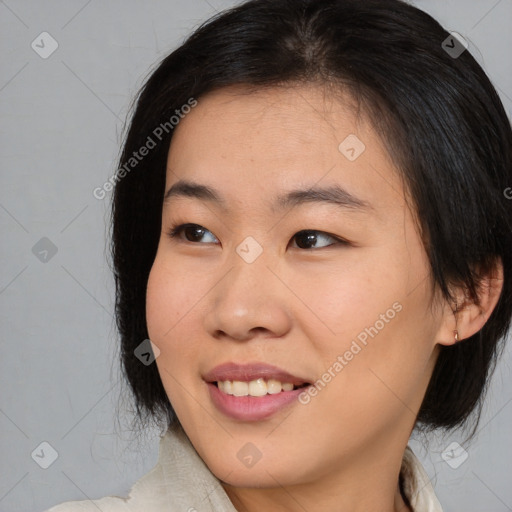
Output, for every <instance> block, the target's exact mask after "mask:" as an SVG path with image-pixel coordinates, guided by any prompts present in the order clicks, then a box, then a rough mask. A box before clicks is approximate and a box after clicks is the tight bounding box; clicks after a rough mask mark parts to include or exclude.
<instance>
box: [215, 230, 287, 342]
mask: <svg viewBox="0 0 512 512" xmlns="http://www.w3.org/2000/svg"><path fill="white" fill-rule="evenodd" d="M271 259H272V256H271V254H270V251H264V249H263V246H262V245H261V244H259V243H258V242H257V241H256V240H255V239H254V238H252V237H247V238H246V239H244V240H243V241H242V242H241V243H240V244H239V245H238V246H237V247H236V248H235V251H233V253H232V254H230V255H229V257H227V258H226V261H225V264H226V268H227V269H229V270H228V271H227V274H226V275H225V278H224V279H221V281H220V282H219V284H218V286H216V287H214V289H213V290H212V293H213V295H212V300H211V302H210V306H209V309H208V312H207V314H206V316H205V328H206V329H207V330H208V332H210V334H211V335H212V336H218V335H219V334H221V333H223V334H224V335H225V336H228V337H231V338H235V339H238V340H246V339H249V338H251V337H253V336H254V335H255V333H256V332H259V331H261V330H262V329H264V330H266V331H269V332H270V333H271V334H272V335H273V336H282V335H283V334H284V333H285V332H286V330H287V329H289V327H290V316H289V311H288V309H287V307H286V293H285V290H284V289H283V286H282V283H280V282H279V280H278V279H277V278H276V276H275V275H274V274H273V272H271V271H270V269H269V268H268V267H271V268H272V262H271V261H270V260H271Z"/></svg>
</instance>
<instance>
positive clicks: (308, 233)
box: [293, 229, 347, 249]
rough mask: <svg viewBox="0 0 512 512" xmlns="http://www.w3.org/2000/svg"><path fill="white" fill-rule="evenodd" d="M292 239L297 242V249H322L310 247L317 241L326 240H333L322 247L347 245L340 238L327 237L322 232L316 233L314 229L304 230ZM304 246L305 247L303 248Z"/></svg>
mask: <svg viewBox="0 0 512 512" xmlns="http://www.w3.org/2000/svg"><path fill="white" fill-rule="evenodd" d="M293 238H295V239H296V240H297V245H298V247H299V249H322V247H311V245H314V244H315V243H316V242H317V241H318V240H319V239H320V240H321V239H324V240H328V239H329V238H330V239H331V240H334V243H330V244H326V245H324V246H323V247H329V246H330V245H334V244H336V243H342V244H346V243H347V242H345V240H342V239H341V238H338V237H335V236H333V235H328V234H327V233H324V232H323V231H317V230H314V229H306V230H303V231H299V232H298V233H296V234H295V235H294V236H293ZM304 245H305V246H306V247H303V246H304Z"/></svg>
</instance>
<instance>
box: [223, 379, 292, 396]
mask: <svg viewBox="0 0 512 512" xmlns="http://www.w3.org/2000/svg"><path fill="white" fill-rule="evenodd" d="M217 385H218V387H219V389H220V390H221V391H222V392H223V393H226V394H227V395H234V396H264V395H266V394H267V393H268V394H270V395H275V394H276V393H280V392H281V391H291V390H292V389H293V384H292V383H291V382H283V383H281V382H280V381H278V380H275V379H269V380H268V381H265V379H261V378H260V379H256V380H251V381H250V382H242V381H239V380H233V381H231V380H225V381H218V382H217Z"/></svg>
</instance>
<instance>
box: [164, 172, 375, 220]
mask: <svg viewBox="0 0 512 512" xmlns="http://www.w3.org/2000/svg"><path fill="white" fill-rule="evenodd" d="M171 197H192V198H196V199H200V200H202V201H208V202H210V203H214V204H216V205H218V206H219V207H220V208H222V209H223V210H225V211H228V210H229V208H228V205H227V201H226V200H225V199H224V198H223V197H222V194H221V193H220V192H218V191H217V190H215V189H214V188H212V187H210V186H208V185H203V184H200V183H195V182H193V181H187V180H179V181H177V182H176V183H174V185H172V186H171V188H169V190H168V191H167V192H166V193H165V196H164V202H169V201H170V199H171ZM304 203H327V204H333V205H335V206H338V207H340V208H343V209H345V210H354V211H368V210H373V207H372V206H371V204H370V203H369V202H367V201H364V200H362V199H359V198H358V197H356V196H354V195H353V194H351V193H350V192H348V191H347V190H345V189H344V188H343V187H340V186H339V185H330V186H327V187H309V188H305V189H295V190H291V191H289V192H285V193H284V194H282V195H280V196H278V197H277V198H276V199H275V200H274V203H272V204H271V210H272V212H273V213H277V212H278V211H279V210H283V209H286V208H294V207H296V206H299V205H302V204H304Z"/></svg>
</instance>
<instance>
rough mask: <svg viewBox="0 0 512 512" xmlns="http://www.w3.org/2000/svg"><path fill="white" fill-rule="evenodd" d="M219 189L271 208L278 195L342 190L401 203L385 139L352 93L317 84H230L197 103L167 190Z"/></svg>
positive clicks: (177, 135) (181, 133) (182, 128)
mask: <svg viewBox="0 0 512 512" xmlns="http://www.w3.org/2000/svg"><path fill="white" fill-rule="evenodd" d="M183 179H187V180H193V181H195V182H200V183H203V184H208V185H211V186H212V188H213V187H214V188H216V189H221V190H223V191H224V192H225V194H224V195H225V196H226V197H227V198H228V199H230V200H231V202H232V203H238V204H239V205H245V206H247V207H248V206H250V205H254V206H255V207H258V208H261V207H262V205H263V203H265V204H266V205H267V208H270V203H269V201H268V198H269V197H270V196H277V195H281V194H279V193H280V192H285V191H287V190H291V189H296V188H297V186H299V185H300V187H301V188H308V187H312V186H314V185H318V186H332V185H334V186H340V187H342V188H343V189H344V190H346V191H347V192H348V193H349V194H352V195H353V196H355V197H358V198H360V199H361V200H362V201H363V202H366V203H368V204H371V205H375V206H376V207H379V206H380V207H386V206H389V205H391V204H394V205H395V206H397V205H400V204H401V203H402V202H403V190H402V185H401V182H400V179H399V176H398V172H397V170H396V168H395V166H394V164H393V162H392V159H391V158H390V155H389V154H388V153H387V151H386V149H385V147H384V145H383V143H382V140H381V137H380V136H379V134H377V133H376V132H375V130H374V128H373V126H372V124H371V122H370V121H369V119H368V118H367V116H365V115H364V113H362V112H361V111H360V110H359V109H357V108H356V106H355V105H354V101H353V100H352V99H351V97H350V96H348V95H347V94H342V93H341V92H338V93H337V94H334V93H333V92H332V91H329V90H328V89H326V88H325V87H322V86H315V85H304V86H293V87H273V88H266V89H256V90H254V89H252V90H251V89H248V88H247V87H243V86H236V87H234V86H232V87H229V88H223V89H219V90H217V91H214V92H212V93H209V94H207V95H205V96H204V97H201V98H199V99H198V104H197V106H196V107H195V108H194V109H192V110H191V111H190V113H188V114H186V115H185V116H184V117H183V119H181V121H180V123H179V125H178V126H177V127H176V128H175V132H174V134H173V139H172V142H171V146H170V150H169V155H168V162H167V177H166V191H168V190H169V189H170V187H171V186H172V185H173V184H175V183H177V182H178V181H179V180H183Z"/></svg>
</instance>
